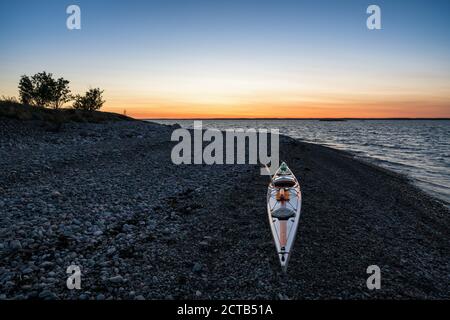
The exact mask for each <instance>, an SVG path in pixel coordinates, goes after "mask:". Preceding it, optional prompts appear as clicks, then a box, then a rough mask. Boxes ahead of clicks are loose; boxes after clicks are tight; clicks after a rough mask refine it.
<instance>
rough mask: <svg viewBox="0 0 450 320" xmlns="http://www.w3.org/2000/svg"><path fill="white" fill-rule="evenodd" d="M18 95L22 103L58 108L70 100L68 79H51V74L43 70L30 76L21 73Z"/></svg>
mask: <svg viewBox="0 0 450 320" xmlns="http://www.w3.org/2000/svg"><path fill="white" fill-rule="evenodd" d="M19 96H20V100H21V101H22V103H24V104H28V105H35V106H41V107H51V108H53V109H59V108H61V107H62V106H63V105H64V103H66V102H69V101H71V100H72V96H71V94H70V89H69V81H68V80H66V79H64V78H59V79H53V75H52V74H51V73H47V72H45V71H44V72H40V73H36V74H35V75H34V76H32V77H29V76H26V75H23V76H22V77H21V78H20V81H19Z"/></svg>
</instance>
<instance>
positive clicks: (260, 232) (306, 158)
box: [0, 118, 450, 300]
mask: <svg viewBox="0 0 450 320" xmlns="http://www.w3.org/2000/svg"><path fill="white" fill-rule="evenodd" d="M0 130H3V131H2V132H1V134H2V135H1V137H0V154H1V157H0V165H1V166H2V168H3V169H4V170H2V173H0V186H1V188H0V194H1V198H0V199H1V201H0V213H1V216H0V225H1V226H2V227H1V228H0V257H1V262H0V299H5V298H6V299H10V298H12V299H26V298H41V299H98V300H103V299H119V298H121V299H141V298H144V299H171V298H173V299H340V298H342V299H371V298H383V299H391V298H392V299H411V298H419V299H424V298H431V299H442V298H447V299H448V298H449V297H450V288H449V285H448V274H450V253H449V252H448V250H447V249H448V247H449V246H450V240H449V239H448V234H450V221H449V217H450V216H449V213H450V211H449V210H448V208H446V207H445V206H444V205H443V204H442V203H441V202H440V201H439V200H437V199H435V198H433V197H431V196H430V195H428V194H426V193H424V192H423V191H422V190H420V189H418V188H417V187H416V186H414V185H412V184H411V183H410V182H409V181H408V178H407V177H406V176H404V175H402V174H399V173H395V172H392V171H390V170H388V169H385V168H382V167H379V166H377V165H375V164H372V163H366V162H365V161H362V160H360V159H356V158H355V156H354V155H353V154H351V153H349V152H347V151H342V150H337V149H333V148H330V147H326V146H321V145H316V144H311V143H306V142H301V141H298V140H296V139H293V138H289V137H286V136H280V149H281V156H280V159H283V160H286V161H287V162H288V164H289V167H290V168H291V169H292V170H293V171H294V174H296V176H297V177H298V178H299V179H300V183H301V185H302V188H303V209H302V216H301V221H300V226H299V231H298V235H297V240H296V244H295V247H294V252H293V255H292V257H291V262H290V266H289V269H288V279H289V281H288V282H286V281H285V278H284V277H283V276H282V274H281V270H280V268H279V265H278V261H277V257H276V254H275V249H274V246H273V243H272V239H271V234H270V230H269V225H268V223H267V212H266V210H265V193H266V190H267V183H268V177H267V176H259V167H258V166H253V165H215V166H206V165H180V166H175V165H173V164H172V163H171V161H170V150H171V147H172V146H173V145H174V143H172V142H170V134H171V131H172V127H171V126H164V125H160V124H154V123H151V122H144V121H134V122H127V121H119V122H116V123H102V124H82V123H69V124H66V125H65V127H64V128H63V130H62V131H61V132H59V133H53V132H48V131H46V130H45V128H43V127H41V126H39V124H38V123H37V122H34V121H29V122H20V121H17V120H11V119H2V118H0ZM224 181H226V182H227V183H224ZM210 186H214V188H211V187H210ZM73 263H75V264H79V265H80V266H81V267H82V273H83V274H84V276H83V278H82V279H83V280H82V288H83V289H82V290H80V291H77V292H74V291H70V290H67V289H66V288H65V280H66V279H67V277H66V273H65V271H66V270H65V269H66V268H67V266H69V265H70V264H73ZM372 264H376V265H379V266H380V268H381V272H382V289H381V290H378V291H369V290H368V289H367V288H366V286H365V281H366V279H367V277H368V275H367V274H366V272H365V271H366V268H367V267H368V266H369V265H372Z"/></svg>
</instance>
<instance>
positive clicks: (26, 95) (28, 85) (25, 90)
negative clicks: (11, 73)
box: [19, 75, 34, 104]
mask: <svg viewBox="0 0 450 320" xmlns="http://www.w3.org/2000/svg"><path fill="white" fill-rule="evenodd" d="M19 96H20V101H21V102H22V103H23V104H33V103H34V85H33V82H32V81H31V79H30V78H29V77H28V76H26V75H23V76H22V77H20V82H19Z"/></svg>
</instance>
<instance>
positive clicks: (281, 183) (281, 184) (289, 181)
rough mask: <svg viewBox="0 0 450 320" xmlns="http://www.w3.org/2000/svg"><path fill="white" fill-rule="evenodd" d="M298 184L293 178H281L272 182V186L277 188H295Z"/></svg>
mask: <svg viewBox="0 0 450 320" xmlns="http://www.w3.org/2000/svg"><path fill="white" fill-rule="evenodd" d="M296 184H297V181H296V180H295V178H293V177H291V176H281V177H277V178H275V179H273V180H272V185H273V186H274V187H275V188H293V187H295V185H296Z"/></svg>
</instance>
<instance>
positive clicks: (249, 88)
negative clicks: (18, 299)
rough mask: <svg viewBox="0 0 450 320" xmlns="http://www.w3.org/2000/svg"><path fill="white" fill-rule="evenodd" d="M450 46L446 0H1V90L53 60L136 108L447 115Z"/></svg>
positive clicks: (79, 80)
mask: <svg viewBox="0 0 450 320" xmlns="http://www.w3.org/2000/svg"><path fill="white" fill-rule="evenodd" d="M72 4H76V5H78V6H79V7H80V9H81V30H68V29H67V27H66V19H67V18H68V16H69V15H68V14H66V8H67V7H68V6H69V5H72ZM371 4H376V5H378V6H379V7H380V8H381V27H382V29H381V30H369V29H368V28H367V26H366V20H367V18H368V16H369V15H368V14H367V13H366V9H367V7H368V6H369V5H371ZM449 57H450V1H448V0H442V1H437V0H436V1H425V0H423V1H422V0H404V1H402V0H395V1H380V0H370V1H363V0H347V1H338V0H335V1H331V0H316V1H302V0H296V1H288V0H271V1H265V0H215V1H212V0H208V1H204V0H178V1H175V0H149V1H133V0H128V1H112V0H109V1H106V0H105V1H103V0H101V1H100V0H98V1H96V0H83V1H65V0H41V1H33V0H30V1H21V0H16V1H8V2H6V1H1V2H0V96H1V95H5V96H17V95H18V92H17V84H18V81H19V79H20V76H21V75H23V74H27V75H32V74H35V73H37V72H40V71H44V70H45V71H47V72H51V73H53V74H54V75H55V76H56V77H61V76H62V77H64V78H66V79H68V80H70V86H71V89H72V92H74V93H82V92H84V91H86V90H87V89H89V88H91V87H100V88H102V89H104V90H105V93H104V95H105V100H106V103H105V106H104V108H103V109H102V110H105V111H113V112H119V113H123V112H124V110H126V113H127V114H128V115H131V116H134V117H137V118H233V117H248V118H254V117H275V118H276V117H282V118H289V117H292V118H311V117H319V118H322V117H327V118H335V117H358V118H359V117H362V118H366V117H377V118H379V117H450V59H449Z"/></svg>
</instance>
